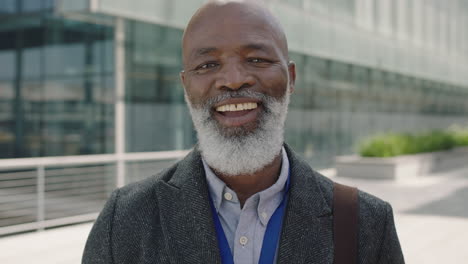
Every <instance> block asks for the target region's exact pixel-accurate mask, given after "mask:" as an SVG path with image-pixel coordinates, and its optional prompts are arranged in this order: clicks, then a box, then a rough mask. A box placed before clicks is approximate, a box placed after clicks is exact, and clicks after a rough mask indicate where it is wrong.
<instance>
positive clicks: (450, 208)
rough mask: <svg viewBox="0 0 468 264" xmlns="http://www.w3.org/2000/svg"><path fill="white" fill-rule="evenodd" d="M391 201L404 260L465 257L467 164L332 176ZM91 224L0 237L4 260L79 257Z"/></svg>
mask: <svg viewBox="0 0 468 264" xmlns="http://www.w3.org/2000/svg"><path fill="white" fill-rule="evenodd" d="M327 173H329V174H330V175H329V176H330V177H331V178H333V179H334V180H336V181H338V182H341V183H345V184H350V185H354V186H358V187H359V188H360V189H361V190H364V191H368V192H370V193H372V194H375V195H377V196H379V197H381V198H383V199H385V200H387V201H389V202H390V203H391V204H392V206H393V208H394V212H395V222H396V225H397V230H398V234H399V237H400V241H401V244H402V247H403V252H404V254H405V258H406V263H410V264H412V263H415V264H419V263H424V264H440V263H456V264H457V263H466V260H467V259H468V250H466V248H467V241H468V202H467V201H468V168H465V169H460V170H457V171H452V172H449V173H441V174H434V175H429V176H426V177H422V178H421V179H417V180H413V181H407V182H393V181H382V180H380V181H377V180H376V181H373V180H364V179H349V178H342V177H334V176H333V171H329V172H327ZM90 229H91V224H90V223H88V224H80V225H74V226H70V227H63V228H56V229H51V230H47V231H44V232H33V233H27V234H21V235H15V236H10V237H5V238H0V263H2V264H23V263H28V264H29V263H35V264H43V263H44V264H45V263H47V264H61V263H64V264H65V263H66V264H72V263H80V259H81V253H82V251H83V248H84V243H85V240H86V237H87V234H88V233H89V230H90Z"/></svg>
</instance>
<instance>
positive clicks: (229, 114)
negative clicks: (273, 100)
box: [214, 98, 261, 127]
mask: <svg viewBox="0 0 468 264" xmlns="http://www.w3.org/2000/svg"><path fill="white" fill-rule="evenodd" d="M260 108H261V104H260V103H259V102H256V101H253V100H248V99H246V98H242V99H235V100H229V101H227V102H225V103H224V104H221V105H218V106H216V107H215V109H214V110H216V111H215V118H216V119H217V120H218V122H220V123H221V124H222V125H224V126H226V127H237V126H243V125H246V124H248V123H252V122H255V121H256V120H257V119H258V115H259V111H260Z"/></svg>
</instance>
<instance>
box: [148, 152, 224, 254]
mask: <svg viewBox="0 0 468 264" xmlns="http://www.w3.org/2000/svg"><path fill="white" fill-rule="evenodd" d="M157 191H158V203H159V208H160V218H161V226H162V229H163V233H164V237H165V239H166V244H167V245H168V250H169V252H170V254H171V256H172V257H174V259H173V261H172V262H174V263H221V257H220V254H219V249H218V242H217V239H216V233H215V232H216V231H215V228H214V223H213V218H212V215H211V210H210V205H209V202H208V199H209V196H208V195H209V194H208V188H207V183H206V178H205V172H204V169H203V165H202V162H201V158H200V153H199V152H198V151H197V150H194V151H192V152H191V153H190V154H189V155H188V156H187V157H186V158H185V159H184V160H183V161H181V162H180V163H179V165H178V166H177V169H176V171H175V172H174V174H173V176H172V178H171V180H170V181H169V182H167V183H163V184H161V185H160V186H159V188H158V190H157Z"/></svg>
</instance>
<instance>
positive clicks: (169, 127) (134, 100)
mask: <svg viewBox="0 0 468 264" xmlns="http://www.w3.org/2000/svg"><path fill="white" fill-rule="evenodd" d="M181 39H182V31H181V30H178V29H172V28H168V27H162V26H158V25H150V24H145V23H141V22H135V21H128V22H127V23H126V50H125V52H126V109H127V113H126V120H127V123H126V129H127V133H126V135H127V150H128V151H129V152H141V151H161V150H174V149H187V148H190V147H191V146H192V145H193V144H194V143H195V138H196V137H195V132H194V130H193V127H192V122H191V119H190V116H189V113H188V109H187V107H186V106H185V103H184V90H183V87H182V85H181V83H180V80H179V72H180V71H181V69H182V66H181V65H182V59H181V52H180V51H181V46H180V45H181Z"/></svg>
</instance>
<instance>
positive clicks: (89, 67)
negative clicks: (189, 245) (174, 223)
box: [0, 0, 468, 235]
mask: <svg viewBox="0 0 468 264" xmlns="http://www.w3.org/2000/svg"><path fill="white" fill-rule="evenodd" d="M204 2H205V1H204V0H138V1H131V0H0V235H5V234H10V233H14V232H21V231H25V230H31V229H41V228H46V227H49V226H56V225H64V224H68V223H73V222H79V221H87V220H92V219H94V218H95V217H96V213H97V212H98V211H99V210H100V208H101V207H102V205H103V202H104V201H105V200H106V198H107V196H108V194H109V193H110V191H111V190H112V189H114V188H115V187H116V186H122V185H123V184H126V183H129V182H132V181H135V180H138V179H141V178H144V177H148V176H150V175H153V174H155V173H156V172H157V171H159V170H161V169H162V168H164V167H167V166H169V165H170V164H172V163H173V162H174V161H175V160H177V159H178V158H180V157H182V156H183V155H184V154H185V153H186V150H188V149H190V148H191V147H192V146H193V145H194V143H195V142H196V134H195V132H194V130H193V127H192V123H191V119H190V116H189V114H188V110H187V108H186V106H185V104H184V98H183V88H182V86H181V84H180V81H179V76H178V74H179V72H180V70H181V54H180V53H181V37H182V30H183V28H184V26H185V24H186V23H187V21H188V19H189V18H190V16H191V15H192V13H193V12H194V11H195V10H196V9H197V8H198V7H199V6H200V5H202V4H203V3H204ZM265 4H266V5H268V6H269V8H270V9H271V10H272V12H273V13H274V14H275V15H276V16H278V17H279V19H280V20H281V22H282V24H283V26H284V28H285V30H286V34H287V36H288V40H289V47H290V56H291V59H292V60H294V61H295V62H296V64H297V70H298V73H297V75H298V80H297V85H296V92H295V94H294V95H293V96H292V98H291V107H290V112H289V117H288V119H287V121H286V141H287V142H288V143H289V144H290V145H291V146H292V147H293V148H294V149H295V150H297V151H298V152H300V153H301V154H302V155H303V156H304V157H305V158H306V159H307V160H308V161H309V162H310V163H311V165H312V166H314V167H315V168H318V169H320V168H327V167H332V166H333V158H334V157H335V156H336V155H341V154H350V153H353V152H354V151H355V147H356V144H357V142H359V140H360V139H362V138H364V137H366V136H368V135H373V134H375V133H380V132H388V131H408V132H417V131H426V130H433V129H444V128H447V127H449V126H451V125H454V124H459V125H466V124H467V114H468V74H467V73H468V0H446V1H439V0H269V1H265Z"/></svg>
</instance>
